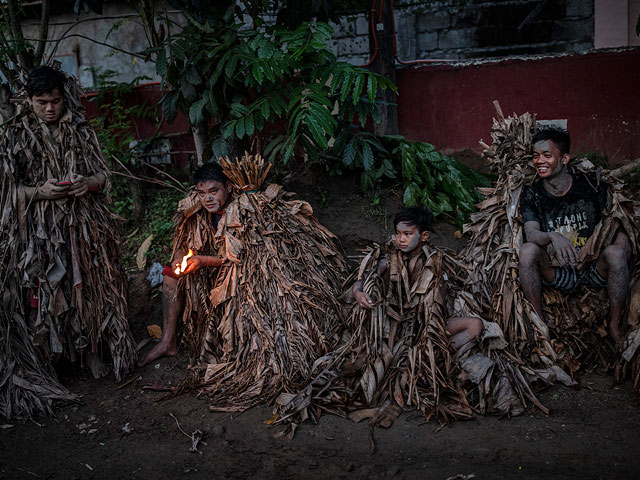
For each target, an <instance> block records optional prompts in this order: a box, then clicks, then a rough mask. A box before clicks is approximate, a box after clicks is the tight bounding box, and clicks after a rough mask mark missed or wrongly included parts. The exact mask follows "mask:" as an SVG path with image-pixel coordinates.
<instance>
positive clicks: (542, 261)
mask: <svg viewBox="0 0 640 480" xmlns="http://www.w3.org/2000/svg"><path fill="white" fill-rule="evenodd" d="M519 259H520V287H522V293H524V298H526V299H527V300H529V302H530V303H531V305H533V308H534V309H535V310H536V313H537V314H538V315H539V316H540V318H542V279H543V278H544V279H545V280H546V281H547V282H551V281H553V279H554V278H555V275H556V271H555V268H553V267H552V266H551V263H550V262H549V256H548V255H547V252H545V251H544V250H543V249H542V248H541V247H540V246H538V245H536V244H535V243H530V242H527V243H525V244H523V245H522V247H520V254H519Z"/></svg>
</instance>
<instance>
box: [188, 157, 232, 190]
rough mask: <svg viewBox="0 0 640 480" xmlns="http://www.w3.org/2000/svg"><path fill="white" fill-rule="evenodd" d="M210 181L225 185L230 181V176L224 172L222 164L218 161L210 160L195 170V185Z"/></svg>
mask: <svg viewBox="0 0 640 480" xmlns="http://www.w3.org/2000/svg"><path fill="white" fill-rule="evenodd" d="M208 181H215V182H220V183H222V184H223V185H224V184H226V183H227V182H228V181H229V178H228V177H227V176H226V175H225V174H224V172H223V171H222V167H221V166H220V165H218V164H217V163H216V162H209V163H205V164H204V165H202V166H201V167H200V168H198V169H197V170H196V171H195V172H193V184H194V185H197V184H199V183H202V182H208Z"/></svg>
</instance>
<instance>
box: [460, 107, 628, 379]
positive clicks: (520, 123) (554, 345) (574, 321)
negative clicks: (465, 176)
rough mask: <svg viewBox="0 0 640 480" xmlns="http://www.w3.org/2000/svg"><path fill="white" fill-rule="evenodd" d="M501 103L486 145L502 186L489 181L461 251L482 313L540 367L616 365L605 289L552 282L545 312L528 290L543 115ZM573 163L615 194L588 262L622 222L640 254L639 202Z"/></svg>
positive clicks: (585, 254)
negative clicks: (526, 253)
mask: <svg viewBox="0 0 640 480" xmlns="http://www.w3.org/2000/svg"><path fill="white" fill-rule="evenodd" d="M496 110H497V113H498V115H497V118H495V119H494V121H493V128H492V130H491V137H492V144H491V146H489V145H486V144H484V143H481V145H482V146H483V147H484V149H485V151H484V156H485V158H486V159H487V162H488V164H489V166H490V167H491V168H492V169H493V170H494V171H496V172H497V173H498V180H497V181H496V184H495V186H494V187H492V188H486V189H481V193H483V194H484V195H485V199H484V201H483V202H482V203H480V204H479V205H478V212H476V213H474V214H473V215H472V217H471V222H470V223H469V224H468V225H466V226H465V231H467V232H470V233H471V239H470V240H469V243H468V244H467V245H466V246H465V248H464V249H463V250H462V252H461V253H460V257H461V259H462V261H463V263H464V264H465V266H468V267H469V270H470V274H469V277H468V278H467V280H466V286H465V288H466V289H467V290H468V291H469V292H470V293H471V294H472V295H473V296H474V298H475V299H477V301H478V302H479V303H480V305H481V307H482V314H483V315H484V316H486V317H487V318H490V319H491V320H493V321H495V322H496V323H498V324H499V325H500V327H501V328H502V330H503V331H504V333H505V336H506V339H507V340H508V342H509V348H510V351H511V352H512V354H513V355H515V356H518V357H521V358H523V359H526V360H527V362H528V363H529V364H531V365H533V366H535V367H536V368H537V369H542V370H538V373H541V374H543V373H542V372H543V371H546V372H547V373H549V372H555V374H557V375H560V376H561V375H562V373H561V372H560V371H558V370H557V366H561V367H562V368H564V369H565V370H566V371H567V372H569V373H570V374H573V373H574V372H575V371H576V370H578V369H579V368H580V367H581V366H582V365H583V364H590V365H593V364H596V363H599V364H601V365H603V366H611V365H613V363H614V355H613V351H612V349H611V347H610V346H609V345H608V344H607V342H606V341H604V338H603V337H606V332H607V329H606V322H607V319H608V314H609V311H608V303H607V300H606V294H605V292H602V291H601V292H595V291H592V290H588V289H587V290H584V291H582V292H578V293H572V294H569V295H566V294H561V293H559V292H558V291H556V290H553V289H547V288H545V289H544V291H543V293H544V309H545V312H544V319H541V318H540V317H539V316H538V315H537V314H536V312H535V311H534V309H533V307H532V305H531V304H530V303H529V302H528V301H526V299H525V298H524V296H523V293H522V291H521V289H520V282H519V273H518V254H519V251H520V247H521V246H522V244H523V242H524V230H523V223H522V218H521V216H520V213H519V201H520V195H521V193H522V189H523V187H524V186H525V185H530V184H531V183H532V182H533V181H534V180H535V177H536V172H535V169H534V168H533V167H532V165H531V164H530V160H531V155H530V151H531V138H532V136H533V134H534V132H535V128H536V125H535V117H534V116H533V115H530V114H528V113H525V114H523V115H521V116H519V117H518V116H515V115H514V116H512V117H505V116H504V115H503V114H502V111H501V110H500V106H499V105H498V104H497V102H496ZM569 168H570V171H572V172H573V173H582V174H585V175H588V176H590V177H591V178H592V179H593V181H594V182H601V181H602V182H605V183H606V184H607V186H608V187H609V191H610V198H611V207H610V208H609V209H608V211H607V212H606V214H605V215H604V217H603V220H602V221H601V222H600V224H598V225H597V226H596V229H595V231H594V233H593V235H592V236H591V237H590V239H589V240H588V242H587V244H586V245H585V246H584V247H583V248H582V249H581V250H580V265H585V264H586V263H588V262H590V261H593V260H595V259H596V258H597V257H598V256H599V254H600V253H601V252H602V250H603V249H604V247H605V246H607V245H609V244H610V243H611V241H612V240H613V236H614V235H615V233H616V232H617V231H618V230H621V231H624V232H625V233H626V234H627V235H628V236H629V238H630V240H631V243H632V249H633V253H634V255H637V252H638V246H639V243H638V239H639V237H638V235H639V231H638V222H637V220H638V218H639V210H638V206H637V204H635V203H634V202H632V201H631V200H629V199H628V198H626V197H625V196H624V195H623V187H624V185H623V183H622V182H620V181H619V180H618V179H616V178H614V177H613V176H612V175H610V174H608V173H607V172H606V171H602V172H600V171H599V170H598V169H596V168H595V167H594V166H593V165H592V164H591V163H590V162H589V161H588V160H585V159H582V160H577V161H573V162H571V163H570V164H569ZM550 253H551V252H550ZM637 290H638V289H637V288H635V289H634V292H635V291H637ZM633 338H635V337H633ZM632 340H633V339H632V338H631V335H630V336H629V339H628V345H629V346H631V345H633V341H632ZM638 341H639V342H640V338H638ZM636 348H637V345H636V346H635V347H634V348H633V353H632V352H631V351H629V349H627V351H628V352H629V353H628V355H627V356H628V358H626V357H625V359H626V360H627V361H629V360H631V358H632V357H633V355H634V354H635V350H636ZM636 357H637V356H636ZM554 369H555V370H554ZM555 374H554V375H555ZM543 375H544V374H543ZM635 378H636V380H637V378H638V377H637V374H636V376H635Z"/></svg>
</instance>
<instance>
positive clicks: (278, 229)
mask: <svg viewBox="0 0 640 480" xmlns="http://www.w3.org/2000/svg"><path fill="white" fill-rule="evenodd" d="M236 187H238V186H237V185H236ZM290 197H291V194H289V193H287V192H284V191H283V190H282V188H281V187H280V186H278V185H274V184H272V185H269V186H268V187H267V188H266V189H265V190H260V191H257V192H253V193H244V192H243V193H240V194H239V195H236V196H235V198H234V199H233V201H232V202H231V203H230V204H229V205H228V206H227V208H226V210H225V213H224V215H223V216H222V218H221V220H220V223H219V224H218V229H217V232H216V233H215V241H216V248H217V254H218V255H220V256H222V257H224V258H226V259H227V261H226V262H225V263H224V265H223V266H222V267H221V269H220V271H219V272H218V274H217V277H216V283H215V286H214V288H213V289H212V290H211V292H210V301H211V314H210V315H209V317H208V318H207V322H206V323H205V324H204V325H192V326H190V327H188V328H189V329H190V330H191V331H193V332H195V333H197V346H198V351H199V358H198V360H197V369H196V373H195V375H194V376H193V377H192V378H191V379H189V380H187V381H186V382H184V383H183V385H182V387H181V388H183V389H184V388H193V387H196V388H198V389H201V390H202V391H203V392H204V393H205V394H206V395H208V396H210V398H211V402H212V406H211V408H212V409H214V410H221V411H241V410H245V409H247V408H249V407H251V406H253V405H256V404H258V403H263V402H267V401H270V400H272V399H273V398H275V397H276V396H277V395H278V394H280V393H281V392H282V391H292V390H294V391H295V390H297V389H298V388H299V387H300V386H301V385H302V384H303V383H304V382H306V381H307V379H308V377H309V375H310V373H311V366H312V365H313V362H314V361H315V360H316V359H317V358H318V357H320V356H322V355H324V354H325V353H326V352H327V351H329V350H331V348H333V347H334V345H335V344H336V343H337V340H338V330H339V328H340V326H341V325H342V324H343V321H344V315H343V310H342V306H341V305H340V303H339V302H338V301H337V297H338V294H339V291H340V288H341V282H342V279H343V278H344V275H345V271H346V270H345V263H344V260H343V257H342V255H341V254H340V252H339V250H338V249H337V247H336V245H335V236H334V235H333V234H332V233H331V232H329V231H328V230H327V229H325V228H324V227H323V226H322V225H320V224H319V223H318V221H317V220H316V219H315V217H314V216H313V211H312V208H311V206H310V205H309V204H308V203H307V202H304V201H301V200H292V199H290ZM195 318H201V317H199V316H198V317H195V316H192V317H191V318H190V319H189V322H192V321H193V320H194V319H195Z"/></svg>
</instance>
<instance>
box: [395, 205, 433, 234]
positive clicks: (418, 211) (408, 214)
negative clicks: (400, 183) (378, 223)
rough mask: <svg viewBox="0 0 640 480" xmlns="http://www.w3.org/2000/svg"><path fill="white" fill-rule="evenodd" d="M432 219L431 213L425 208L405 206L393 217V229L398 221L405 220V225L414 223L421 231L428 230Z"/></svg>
mask: <svg viewBox="0 0 640 480" xmlns="http://www.w3.org/2000/svg"><path fill="white" fill-rule="evenodd" d="M434 221H435V217H434V216H433V213H431V212H430V211H429V210H427V209H426V208H422V207H405V208H403V209H401V210H400V211H399V212H398V213H396V215H395V217H393V229H394V230H395V229H396V228H397V227H398V224H399V223H400V222H405V223H406V224H407V225H415V226H416V227H418V231H419V232H420V233H422V232H425V231H428V230H430V229H431V226H432V225H433V222H434Z"/></svg>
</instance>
